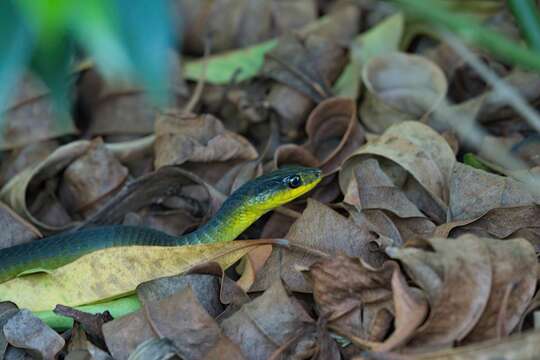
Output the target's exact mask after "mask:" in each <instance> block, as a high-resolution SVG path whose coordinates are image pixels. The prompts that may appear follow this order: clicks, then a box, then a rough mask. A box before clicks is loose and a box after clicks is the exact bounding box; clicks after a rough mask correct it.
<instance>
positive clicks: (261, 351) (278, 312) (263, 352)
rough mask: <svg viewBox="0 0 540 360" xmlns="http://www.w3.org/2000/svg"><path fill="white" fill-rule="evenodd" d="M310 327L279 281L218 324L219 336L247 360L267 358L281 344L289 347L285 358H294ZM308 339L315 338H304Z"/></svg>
mask: <svg viewBox="0 0 540 360" xmlns="http://www.w3.org/2000/svg"><path fill="white" fill-rule="evenodd" d="M314 326H315V323H314V321H313V319H312V318H311V317H310V316H309V315H308V314H307V313H306V312H305V310H304V309H303V308H302V306H301V305H300V303H298V301H297V300H295V299H294V298H292V297H290V296H289V295H288V294H287V291H286V290H285V288H284V286H283V283H282V282H281V281H280V280H278V281H276V282H275V283H274V284H273V285H272V286H271V287H270V288H268V290H266V291H265V292H264V293H263V294H262V295H261V296H259V297H258V298H256V299H255V300H253V301H251V302H250V303H247V304H245V305H243V306H242V307H241V308H240V310H239V311H237V312H236V313H235V314H233V315H232V316H230V317H229V318H227V319H225V320H223V321H222V323H221V328H222V329H223V333H224V334H225V335H227V336H228V337H229V338H230V339H231V340H232V341H234V342H235V343H237V344H238V345H239V346H240V348H241V349H242V353H243V354H244V356H245V357H246V358H248V359H267V358H269V356H270V355H271V354H272V353H273V352H274V351H276V350H277V349H278V348H280V347H282V346H285V345H289V348H290V351H289V352H288V354H289V356H294V354H295V349H296V348H295V346H294V345H295V344H296V343H298V342H299V340H301V339H302V338H303V337H305V336H303V335H307V336H310V335H312V334H311V332H310V329H313V328H314ZM309 340H311V341H314V340H315V339H310V338H308V339H305V341H309Z"/></svg>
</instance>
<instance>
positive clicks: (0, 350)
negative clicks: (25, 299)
mask: <svg viewBox="0 0 540 360" xmlns="http://www.w3.org/2000/svg"><path fill="white" fill-rule="evenodd" d="M18 312H19V309H18V308H17V305H15V304H14V303H12V302H9V301H6V302H1V303H0V329H4V325H6V323H7V322H8V320H9V319H11V318H12V317H13V315H15V314H17V313H18ZM7 347H8V340H7V339H6V335H5V334H4V331H1V332H0V357H1V358H2V359H4V354H5V352H6V349H7Z"/></svg>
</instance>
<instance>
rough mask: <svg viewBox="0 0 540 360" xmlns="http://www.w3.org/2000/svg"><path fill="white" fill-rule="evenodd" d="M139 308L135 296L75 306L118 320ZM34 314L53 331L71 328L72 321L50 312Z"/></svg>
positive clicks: (139, 305) (78, 308)
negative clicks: (103, 313) (104, 313)
mask: <svg viewBox="0 0 540 360" xmlns="http://www.w3.org/2000/svg"><path fill="white" fill-rule="evenodd" d="M140 307H141V303H140V302H139V298H138V297H137V295H131V296H126V297H123V298H119V299H115V300H111V301H108V302H103V303H99V304H93V305H84V306H77V307H76V309H77V310H80V311H85V312H87V313H91V314H97V313H102V312H105V311H109V312H110V313H111V315H112V316H113V317H114V318H118V317H121V316H125V315H127V314H130V313H132V312H135V311H137V310H139V309H140ZM34 314H35V315H36V316H37V317H38V318H40V319H41V320H42V321H43V322H45V323H46V324H47V325H49V326H50V327H52V328H53V329H57V330H66V329H69V328H71V327H72V326H73V319H71V318H69V317H65V316H61V315H57V314H55V313H54V312H53V311H51V310H47V311H38V312H35V313H34Z"/></svg>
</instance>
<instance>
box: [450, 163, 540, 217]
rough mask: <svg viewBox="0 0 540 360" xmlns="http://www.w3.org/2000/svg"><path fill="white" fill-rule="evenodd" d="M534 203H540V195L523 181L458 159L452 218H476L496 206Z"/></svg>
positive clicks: (453, 179)
mask: <svg viewBox="0 0 540 360" xmlns="http://www.w3.org/2000/svg"><path fill="white" fill-rule="evenodd" d="M533 204H540V198H539V197H538V196H535V195H534V194H531V193H530V192H529V191H528V190H527V188H526V187H525V185H523V184H521V183H520V182H518V181H516V180H513V179H512V178H508V177H503V176H499V175H495V174H490V173H488V172H485V171H482V170H478V169H475V168H473V167H471V166H468V165H464V164H461V163H456V166H455V167H454V170H453V172H452V178H451V181H450V202H449V213H450V219H451V221H460V220H471V219H477V218H478V217H480V216H482V215H484V214H486V213H487V212H488V211H489V210H492V209H496V208H501V207H515V206H525V205H533Z"/></svg>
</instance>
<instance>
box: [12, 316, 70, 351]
mask: <svg viewBox="0 0 540 360" xmlns="http://www.w3.org/2000/svg"><path fill="white" fill-rule="evenodd" d="M3 332H4V335H5V336H6V340H7V341H8V342H9V343H10V344H11V345H13V346H16V347H18V348H23V349H25V350H26V351H28V352H29V353H30V354H32V355H33V356H36V357H38V358H43V359H55V358H56V355H57V354H58V353H59V352H60V350H62V348H63V347H64V344H65V341H64V339H63V338H62V337H61V336H60V335H58V334H57V333H56V332H55V331H54V330H53V329H51V328H50V327H48V326H47V325H45V323H44V322H43V321H41V320H40V319H38V318H37V317H36V316H34V315H33V314H32V312H31V311H29V310H26V309H23V310H19V312H18V313H17V314H15V315H13V316H12V317H11V318H10V319H9V320H8V321H7V323H6V324H5V325H4V327H3Z"/></svg>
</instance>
